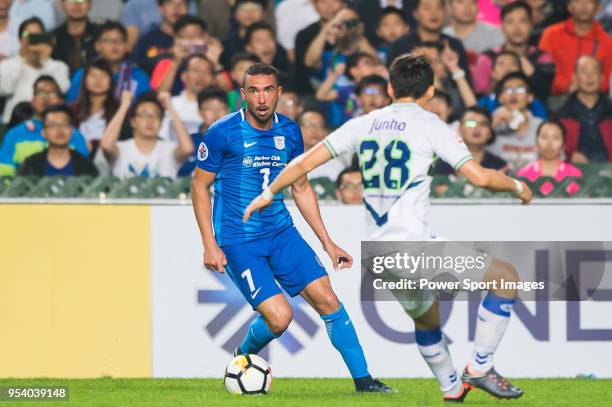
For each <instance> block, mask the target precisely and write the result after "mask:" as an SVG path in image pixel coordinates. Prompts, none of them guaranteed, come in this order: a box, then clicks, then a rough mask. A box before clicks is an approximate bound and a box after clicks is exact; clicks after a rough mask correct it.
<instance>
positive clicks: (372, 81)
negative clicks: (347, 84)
mask: <svg viewBox="0 0 612 407" xmlns="http://www.w3.org/2000/svg"><path fill="white" fill-rule="evenodd" d="M368 86H380V87H381V88H382V90H383V92H385V95H386V94H387V80H386V79H385V78H383V77H382V76H380V75H368V76H366V77H365V78H363V79H362V80H361V81H359V83H358V84H357V86H356V87H355V94H356V95H361V92H363V90H364V89H365V88H367V87H368ZM387 96H388V95H387Z"/></svg>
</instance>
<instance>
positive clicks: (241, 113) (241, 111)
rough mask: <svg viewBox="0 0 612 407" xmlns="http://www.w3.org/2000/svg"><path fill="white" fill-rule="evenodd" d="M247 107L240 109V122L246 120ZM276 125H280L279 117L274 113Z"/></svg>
mask: <svg viewBox="0 0 612 407" xmlns="http://www.w3.org/2000/svg"><path fill="white" fill-rule="evenodd" d="M245 109H246V107H243V108H242V109H240V121H244V119H246V115H245V114H244V111H245ZM274 123H278V115H277V114H276V112H274Z"/></svg>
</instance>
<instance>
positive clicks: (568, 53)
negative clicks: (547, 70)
mask: <svg viewBox="0 0 612 407" xmlns="http://www.w3.org/2000/svg"><path fill="white" fill-rule="evenodd" d="M598 8H599V2H598V1H597V0H571V1H570V2H569V4H568V10H569V12H570V14H571V15H572V16H571V17H570V18H568V19H567V20H565V21H563V22H560V23H557V24H555V25H552V26H550V27H548V28H547V29H546V30H545V31H544V33H543V34H542V38H541V40H540V48H542V49H543V50H544V51H546V52H548V53H549V54H550V55H552V57H553V60H554V61H555V64H556V65H557V73H556V75H555V79H554V82H553V86H552V93H553V94H554V95H561V94H566V93H568V92H569V91H570V85H571V83H572V77H573V74H574V67H575V66H576V62H577V61H578V57H580V56H581V55H593V56H595V57H597V59H599V60H600V61H601V62H602V65H603V77H602V81H601V85H600V86H601V90H602V91H603V92H607V91H608V87H609V78H610V72H611V71H612V37H610V36H609V35H608V34H607V33H606V32H605V31H604V29H603V28H602V26H601V24H600V23H599V22H598V21H596V20H595V15H596V14H597V11H598Z"/></svg>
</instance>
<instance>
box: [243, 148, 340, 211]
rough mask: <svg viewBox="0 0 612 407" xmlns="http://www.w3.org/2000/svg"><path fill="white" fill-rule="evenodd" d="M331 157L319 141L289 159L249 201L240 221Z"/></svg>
mask: <svg viewBox="0 0 612 407" xmlns="http://www.w3.org/2000/svg"><path fill="white" fill-rule="evenodd" d="M331 158H332V156H331V153H330V152H329V150H328V149H327V147H325V146H324V145H323V143H319V144H317V145H316V146H314V147H313V148H311V149H310V150H308V151H307V152H305V153H304V154H302V155H300V156H299V157H297V158H296V159H294V160H293V161H291V162H290V163H289V165H288V166H287V168H285V169H284V170H282V171H281V173H280V174H278V177H276V179H274V181H273V182H272V183H271V184H270V186H268V188H266V189H264V191H263V192H262V193H261V194H260V195H259V196H258V197H257V198H255V199H253V200H252V201H251V203H250V204H249V206H247V208H246V209H245V211H244V216H243V217H242V221H243V222H246V221H248V220H249V218H250V217H251V214H252V213H253V212H255V211H261V210H263V209H264V208H266V207H268V206H269V205H270V204H271V203H272V200H273V199H274V195H276V194H277V193H278V192H280V191H282V190H283V189H284V188H286V187H288V186H289V185H291V184H293V183H294V182H295V181H297V180H298V179H300V178H301V177H303V176H304V175H306V174H307V173H309V172H310V171H312V170H314V169H315V168H317V167H318V166H320V165H321V164H324V163H326V162H327V161H329V160H330V159H331Z"/></svg>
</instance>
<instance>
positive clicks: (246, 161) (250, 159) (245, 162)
mask: <svg viewBox="0 0 612 407" xmlns="http://www.w3.org/2000/svg"><path fill="white" fill-rule="evenodd" d="M242 165H244V166H245V167H250V166H252V165H253V157H251V156H250V155H247V156H246V157H244V158H243V159H242Z"/></svg>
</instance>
